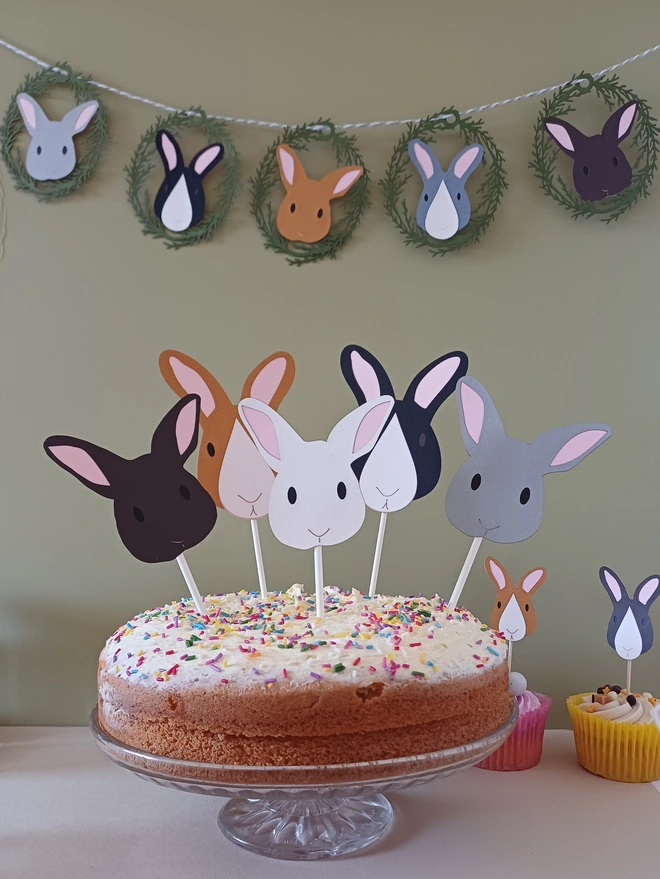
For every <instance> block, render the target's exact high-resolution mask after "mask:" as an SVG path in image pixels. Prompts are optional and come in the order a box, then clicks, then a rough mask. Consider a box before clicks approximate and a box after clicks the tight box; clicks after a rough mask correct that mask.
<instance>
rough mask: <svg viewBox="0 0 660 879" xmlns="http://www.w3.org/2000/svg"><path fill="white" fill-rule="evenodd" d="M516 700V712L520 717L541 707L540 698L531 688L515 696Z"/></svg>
mask: <svg viewBox="0 0 660 879" xmlns="http://www.w3.org/2000/svg"><path fill="white" fill-rule="evenodd" d="M516 701H517V702H518V713H519V714H520V716H521V717H522V716H523V715H524V714H527V713H528V712H530V711H536V709H537V708H540V707H541V700H540V699H539V697H538V696H537V695H536V693H532V691H531V690H525V692H524V693H523V694H522V695H521V696H516Z"/></svg>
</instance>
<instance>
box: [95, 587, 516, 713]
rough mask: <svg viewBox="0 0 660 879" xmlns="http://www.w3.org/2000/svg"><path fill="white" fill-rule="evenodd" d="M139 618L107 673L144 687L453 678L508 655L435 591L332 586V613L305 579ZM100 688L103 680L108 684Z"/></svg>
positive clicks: (122, 633)
mask: <svg viewBox="0 0 660 879" xmlns="http://www.w3.org/2000/svg"><path fill="white" fill-rule="evenodd" d="M205 608H206V611H207V614H206V615H205V616H202V617H200V616H199V615H198V614H197V612H196V610H195V607H194V604H193V602H192V600H191V599H189V598H188V599H184V600H182V601H180V602H174V603H172V604H168V605H165V606H164V607H162V608H156V609H154V610H151V611H147V612H145V613H142V614H140V615H139V616H136V617H134V618H133V619H132V620H131V621H130V622H129V623H127V624H126V625H125V626H122V627H121V628H120V629H119V630H118V631H117V632H115V634H114V635H113V636H112V637H111V638H109V639H108V641H107V643H106V646H105V648H104V649H103V652H102V654H101V660H102V662H103V664H104V667H105V672H106V673H108V674H111V675H117V676H118V677H121V678H122V679H124V680H127V681H130V682H131V684H135V685H141V686H145V687H150V688H151V687H168V686H172V687H176V688H177V689H179V688H181V687H182V686H194V685H199V686H205V687H208V686H214V687H215V686H226V685H241V686H256V685H260V686H267V687H277V686H282V685H285V686H286V685H287V684H288V685H291V684H294V685H299V684H303V683H304V684H314V683H317V684H319V685H322V684H323V683H324V681H327V680H331V681H332V683H341V682H345V683H350V684H352V685H355V684H358V685H360V684H368V683H370V682H371V681H389V680H396V681H402V682H405V681H411V680H414V679H417V680H419V681H429V680H430V681H433V682H439V681H446V680H451V679H453V678H460V677H464V676H470V675H475V674H477V675H478V674H480V673H482V672H486V671H488V670H489V669H491V668H492V667H493V666H499V665H500V664H501V663H502V662H506V657H507V646H506V641H505V640H504V638H503V637H502V636H501V633H496V632H494V631H492V630H491V629H490V628H488V626H486V625H484V624H483V623H481V622H480V621H479V620H478V619H477V618H476V617H474V616H473V615H472V614H471V613H469V612H468V611H466V610H464V609H463V608H455V609H453V610H451V611H450V610H449V609H448V607H447V605H446V603H445V602H444V601H443V600H442V599H440V598H438V597H437V596H435V597H434V598H432V599H428V598H421V597H420V598H402V597H396V596H377V597H376V598H367V597H366V596H364V595H362V594H361V593H360V592H358V591H356V590H354V591H353V592H348V593H347V592H342V591H341V590H339V589H334V588H333V587H326V589H325V616H324V617H323V619H318V618H317V617H316V615H315V611H314V600H313V598H312V597H311V596H310V595H307V594H306V593H305V592H304V591H303V589H302V587H300V586H292V587H291V589H289V590H288V591H287V592H282V593H272V594H271V595H269V597H268V600H267V601H265V602H263V601H262V599H261V597H260V595H259V594H258V593H254V592H238V593H229V594H227V595H215V596H213V595H211V596H208V597H207V598H206V599H205ZM101 696H103V688H102V687H101Z"/></svg>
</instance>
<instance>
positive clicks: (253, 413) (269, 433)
mask: <svg viewBox="0 0 660 879" xmlns="http://www.w3.org/2000/svg"><path fill="white" fill-rule="evenodd" d="M241 411H242V413H243V415H244V417H245V420H246V421H247V423H248V424H249V425H250V427H251V428H252V430H253V431H254V435H255V436H256V438H257V439H258V440H259V443H260V444H261V446H262V447H263V448H264V450H265V451H266V452H268V454H269V455H271V457H273V458H277V460H278V461H280V460H281V459H282V456H281V454H280V446H279V443H278V442H277V432H276V430H275V425H274V424H273V422H272V421H271V420H270V418H269V417H268V415H266V413H265V412H261V411H260V410H259V409H251V408H250V407H249V406H241Z"/></svg>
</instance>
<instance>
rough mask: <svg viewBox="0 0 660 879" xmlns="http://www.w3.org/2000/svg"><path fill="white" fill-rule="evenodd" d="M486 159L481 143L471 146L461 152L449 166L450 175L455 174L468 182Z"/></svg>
mask: <svg viewBox="0 0 660 879" xmlns="http://www.w3.org/2000/svg"><path fill="white" fill-rule="evenodd" d="M483 157H484V148H483V147H482V146H481V144H480V143H475V144H471V145H470V146H466V147H465V149H463V150H461V151H460V153H458V154H457V155H456V156H454V158H453V159H452V163H451V165H450V166H449V171H448V172H447V173H448V174H453V175H454V177H458V179H459V180H466V179H467V178H468V177H469V176H470V174H471V173H472V172H473V171H474V170H475V168H478V167H479V165H480V163H481V160H482V159H483Z"/></svg>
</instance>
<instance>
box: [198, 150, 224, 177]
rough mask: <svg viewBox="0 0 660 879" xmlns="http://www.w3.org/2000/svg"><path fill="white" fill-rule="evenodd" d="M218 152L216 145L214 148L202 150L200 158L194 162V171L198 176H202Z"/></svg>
mask: <svg viewBox="0 0 660 879" xmlns="http://www.w3.org/2000/svg"><path fill="white" fill-rule="evenodd" d="M219 152H220V147H219V146H218V145H217V144H216V145H215V146H212V147H209V148H208V149H207V150H204V152H203V153H202V155H201V156H199V157H198V158H197V161H196V162H195V171H196V172H197V173H198V174H203V173H204V171H206V169H207V168H208V166H209V165H210V164H211V162H212V161H213V160H214V159H215V158H216V157H217V155H218V153H219Z"/></svg>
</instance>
